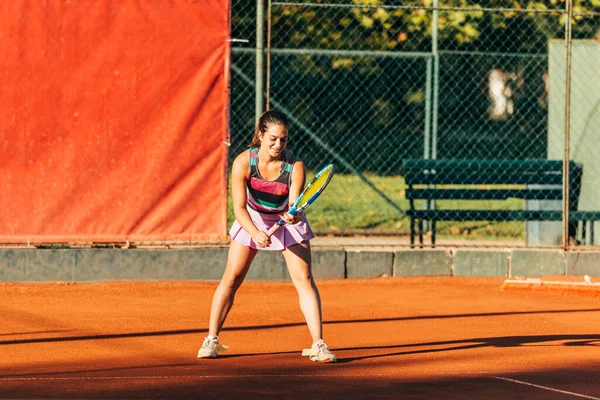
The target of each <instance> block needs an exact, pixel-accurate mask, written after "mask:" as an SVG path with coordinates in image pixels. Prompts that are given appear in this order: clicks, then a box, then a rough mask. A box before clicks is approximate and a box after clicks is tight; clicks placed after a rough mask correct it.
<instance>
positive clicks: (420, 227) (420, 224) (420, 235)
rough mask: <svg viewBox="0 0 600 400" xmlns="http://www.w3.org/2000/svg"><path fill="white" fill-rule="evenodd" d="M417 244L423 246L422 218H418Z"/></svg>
mask: <svg viewBox="0 0 600 400" xmlns="http://www.w3.org/2000/svg"><path fill="white" fill-rule="evenodd" d="M419 244H420V245H421V248H423V220H422V219H421V220H419Z"/></svg>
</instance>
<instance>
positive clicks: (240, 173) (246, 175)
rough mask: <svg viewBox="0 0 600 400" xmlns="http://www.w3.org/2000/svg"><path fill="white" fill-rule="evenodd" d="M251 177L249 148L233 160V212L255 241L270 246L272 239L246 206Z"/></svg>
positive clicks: (260, 244)
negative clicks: (253, 220) (261, 229)
mask: <svg viewBox="0 0 600 400" xmlns="http://www.w3.org/2000/svg"><path fill="white" fill-rule="evenodd" d="M249 179H250V161H249V154H248V150H247V151H244V152H243V153H242V154H240V155H239V156H237V157H236V159H235V160H234V161H233V167H232V172H231V197H232V203H233V214H234V215H235V219H236V220H237V222H238V223H239V224H240V225H241V226H242V228H244V230H245V231H246V232H248V234H250V236H251V237H252V240H253V241H254V243H256V244H257V245H258V246H260V247H265V246H268V245H269V243H271V239H270V238H269V237H268V236H267V234H266V233H265V232H262V231H260V230H259V229H258V228H257V227H256V225H254V222H252V218H251V217H250V214H249V213H248V209H247V208H246V203H247V201H248V197H247V196H248V194H247V191H246V190H247V189H246V185H247V183H248V180H249Z"/></svg>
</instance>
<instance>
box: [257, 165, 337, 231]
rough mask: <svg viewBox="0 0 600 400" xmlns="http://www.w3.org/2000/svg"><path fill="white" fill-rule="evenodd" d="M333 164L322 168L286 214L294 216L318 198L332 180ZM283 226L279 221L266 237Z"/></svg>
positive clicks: (282, 221) (281, 220)
mask: <svg viewBox="0 0 600 400" xmlns="http://www.w3.org/2000/svg"><path fill="white" fill-rule="evenodd" d="M333 170H334V167H333V164H329V165H327V166H326V167H325V168H323V169H322V170H321V171H319V173H318V174H317V175H316V176H315V177H314V179H313V180H312V181H310V183H309V184H308V186H306V189H304V191H303V192H302V193H300V196H299V197H298V199H297V200H296V201H295V202H294V204H293V205H292V207H290V209H289V210H288V214H291V215H296V214H298V213H299V212H300V211H303V210H304V209H305V208H306V207H308V206H310V205H311V204H312V203H313V201H315V200H316V199H317V197H319V195H320V194H321V193H322V192H323V190H325V187H326V186H327V184H329V181H331V178H333ZM284 224H285V221H284V220H283V219H279V221H277V223H276V224H275V225H273V226H272V227H271V228H270V229H269V230H268V231H267V236H269V237H271V236H272V235H273V234H274V233H275V232H277V230H278V229H279V228H281V227H282V226H283V225H284Z"/></svg>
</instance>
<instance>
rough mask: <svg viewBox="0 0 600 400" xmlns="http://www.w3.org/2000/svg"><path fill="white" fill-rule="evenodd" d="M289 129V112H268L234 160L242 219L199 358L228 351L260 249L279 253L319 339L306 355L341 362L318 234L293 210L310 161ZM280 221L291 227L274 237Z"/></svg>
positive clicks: (233, 234)
mask: <svg viewBox="0 0 600 400" xmlns="http://www.w3.org/2000/svg"><path fill="white" fill-rule="evenodd" d="M288 129H289V121H288V119H287V117H286V116H285V115H284V114H282V113H280V112H278V111H267V112H265V113H263V114H262V115H261V117H260V118H259V120H258V122H257V124H256V129H255V131H254V137H253V138H252V142H251V143H250V146H249V147H250V148H249V149H248V150H246V151H244V152H242V153H241V154H240V155H238V156H237V157H236V159H235V160H234V162H233V167H232V176H231V186H232V198H233V212H234V214H235V218H236V220H235V222H234V223H233V225H232V227H231V230H230V231H229V234H230V235H231V245H230V247H229V255H228V260H227V267H226V268H225V272H224V274H223V278H222V279H221V282H220V283H219V286H218V287H217V289H216V291H215V294H214V296H213V300H212V306H211V310H210V323H209V330H208V336H206V338H205V339H204V343H203V344H202V347H201V348H200V350H199V351H198V358H205V357H213V358H214V357H217V356H218V354H219V351H224V350H226V349H227V346H223V345H221V344H219V339H218V335H219V332H220V331H221V328H222V327H223V323H224V322H225V318H226V317H227V314H228V313H229V310H230V309H231V306H232V305H233V299H234V297H235V293H236V291H237V290H238V289H239V287H240V286H241V284H242V282H243V281H244V278H245V276H246V273H247V272H248V269H249V268H250V265H251V263H252V260H253V259H254V256H256V253H257V252H258V251H259V250H279V251H282V253H283V257H284V259H285V261H286V264H287V267H288V271H289V273H290V276H291V278H292V282H293V283H294V286H295V288H296V290H297V291H298V297H299V300H300V308H301V310H302V313H303V314H304V318H305V319H306V323H307V325H308V329H309V331H310V335H311V336H312V340H313V344H312V346H311V348H310V349H305V350H304V351H303V352H302V354H303V355H307V356H309V359H310V360H311V361H317V362H336V361H337V360H336V357H335V355H334V354H333V353H332V352H331V351H330V350H329V348H328V347H327V345H326V344H325V342H324V341H323V338H322V329H323V323H322V314H321V299H320V296H319V291H318V289H317V286H316V284H315V281H314V278H313V275H312V270H311V251H310V244H309V240H310V239H312V238H313V237H314V234H313V232H312V231H311V229H310V226H309V225H308V221H307V220H306V216H305V215H304V213H298V214H296V215H290V214H289V213H288V212H287V210H288V208H289V206H290V205H291V204H293V203H294V201H295V200H296V199H297V198H298V196H299V195H300V193H302V190H303V189H304V183H305V170H304V163H303V162H302V160H300V159H299V158H298V157H296V156H295V155H294V154H293V153H292V151H291V150H287V149H286V145H287V140H288ZM280 217H281V218H283V219H284V220H285V222H286V224H285V225H284V226H283V227H281V228H280V229H279V230H278V231H277V232H275V234H274V235H273V236H272V237H268V236H267V234H266V231H267V230H268V229H269V228H270V227H271V226H272V225H273V224H274V223H276V222H277V221H278V220H279V218H280Z"/></svg>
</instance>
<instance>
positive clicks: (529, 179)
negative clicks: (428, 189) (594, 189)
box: [404, 170, 562, 185]
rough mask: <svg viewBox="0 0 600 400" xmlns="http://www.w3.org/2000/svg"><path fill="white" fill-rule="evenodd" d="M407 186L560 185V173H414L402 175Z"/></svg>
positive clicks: (437, 171) (445, 171) (446, 171)
mask: <svg viewBox="0 0 600 400" xmlns="http://www.w3.org/2000/svg"><path fill="white" fill-rule="evenodd" d="M404 179H405V181H406V183H407V184H409V185H414V184H463V185H483V184H497V185H501V184H516V185H519V184H521V185H524V184H540V185H541V184H544V185H561V184H562V174H560V173H544V172H534V173H506V172H502V171H497V172H496V173H481V172H466V171H462V172H461V171H448V170H443V171H439V170H436V171H435V172H415V173H410V174H409V173H407V174H405V175H404Z"/></svg>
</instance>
